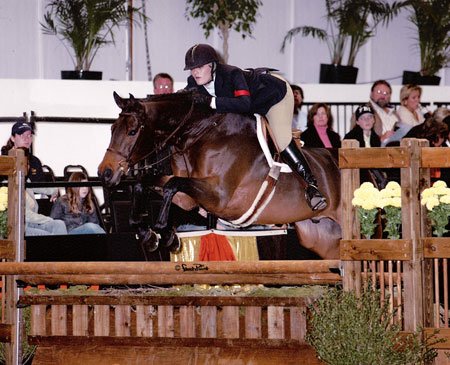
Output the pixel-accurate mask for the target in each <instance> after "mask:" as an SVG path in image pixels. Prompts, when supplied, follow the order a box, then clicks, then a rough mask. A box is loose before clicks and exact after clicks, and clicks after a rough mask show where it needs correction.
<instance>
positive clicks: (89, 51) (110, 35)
mask: <svg viewBox="0 0 450 365" xmlns="http://www.w3.org/2000/svg"><path fill="white" fill-rule="evenodd" d="M47 9H48V10H47V12H46V13H45V14H44V22H43V23H40V24H41V27H42V31H43V32H44V34H49V35H55V36H56V37H57V38H58V39H59V40H60V41H61V42H62V43H63V45H64V47H65V48H66V49H67V51H68V52H69V54H70V55H71V57H72V60H73V61H74V66H75V70H76V71H81V70H84V71H88V70H89V69H90V68H91V64H92V61H93V60H94V57H95V55H96V54H97V52H98V50H99V49H100V48H101V47H103V46H105V45H107V44H110V43H112V44H115V39H114V30H115V29H116V28H118V27H120V26H122V25H125V24H126V23H127V21H128V20H129V19H130V15H131V14H137V15H139V19H141V20H143V21H146V20H147V17H146V16H145V15H144V14H143V13H142V12H141V11H140V9H138V8H135V7H130V8H127V6H126V3H125V1H123V0H52V1H51V2H50V3H49V4H48V5H47ZM134 21H135V22H137V20H134Z"/></svg>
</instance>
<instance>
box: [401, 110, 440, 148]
mask: <svg viewBox="0 0 450 365" xmlns="http://www.w3.org/2000/svg"><path fill="white" fill-rule="evenodd" d="M403 138H421V139H426V140H428V142H429V143H430V147H441V146H442V145H443V144H444V142H445V140H446V139H447V138H448V127H447V124H446V123H444V122H440V121H438V120H437V119H435V118H433V117H428V118H427V119H426V120H425V121H424V122H423V123H421V124H418V125H416V126H414V127H412V128H411V129H410V130H409V132H408V133H406V134H405V136H404V137H403Z"/></svg>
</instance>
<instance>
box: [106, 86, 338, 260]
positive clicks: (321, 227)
mask: <svg viewBox="0 0 450 365" xmlns="http://www.w3.org/2000/svg"><path fill="white" fill-rule="evenodd" d="M114 100H115V102H116V104H117V105H118V106H119V108H120V109H121V110H122V111H121V113H120V114H119V117H118V119H117V120H116V121H115V122H114V124H113V125H112V127H111V132H112V135H111V141H110V144H109V147H108V148H107V150H106V153H105V156H104V157H103V160H102V162H101V163H100V165H99V167H98V175H99V177H100V178H101V179H102V181H103V183H104V184H105V185H106V186H114V185H116V184H118V183H119V182H120V179H121V177H122V176H123V175H124V174H126V173H127V172H128V171H129V168H130V167H131V166H134V165H135V164H136V163H137V162H139V161H142V160H143V159H145V158H147V157H148V156H151V155H152V154H155V153H156V152H157V151H159V150H161V148H163V147H164V146H167V145H170V146H171V151H172V153H171V154H170V160H171V165H172V170H173V177H171V178H170V179H168V181H167V182H165V184H164V186H163V204H162V207H161V211H160V213H159V217H158V220H157V223H156V225H155V227H153V228H154V230H155V231H157V232H167V231H168V230H170V229H171V227H168V225H167V222H168V217H169V207H170V204H171V203H172V200H173V202H174V203H176V204H178V205H180V206H181V207H182V208H184V209H192V208H194V207H195V206H201V207H203V208H204V209H205V210H206V211H208V212H211V213H212V214H214V215H216V216H217V217H219V218H221V219H223V220H225V221H229V222H239V221H242V218H243V217H245V216H246V215H249V212H250V211H251V208H252V207H253V208H255V207H254V205H255V201H256V200H257V199H256V197H257V196H259V195H261V191H262V186H266V187H267V184H269V185H271V186H272V188H273V190H271V193H270V196H271V197H270V199H267V200H265V202H266V203H265V206H261V207H259V208H258V214H257V215H253V216H254V221H252V223H254V224H262V225H264V224H285V223H295V227H296V231H297V235H298V237H299V241H300V242H301V244H302V245H303V246H304V247H306V248H308V249H310V250H311V251H313V252H315V253H316V254H318V255H319V256H321V257H322V258H324V259H336V258H339V239H340V238H341V229H340V218H341V217H340V202H341V201H340V176H339V175H340V173H339V169H338V166H337V163H336V159H335V158H334V157H333V156H332V154H331V153H330V152H329V151H328V150H326V149H303V153H304V154H305V157H306V159H307V160H308V162H309V164H310V166H311V169H312V171H313V173H314V175H315V176H316V178H317V181H318V184H319V188H320V190H321V191H322V192H323V194H324V195H325V196H326V198H327V200H328V207H327V208H326V209H325V210H323V211H316V212H313V211H312V210H311V209H310V208H309V206H308V204H307V202H306V200H305V196H304V182H303V181H301V180H300V178H299V177H297V176H296V175H295V174H294V173H283V172H281V173H279V176H278V179H275V180H274V179H269V180H270V181H269V180H268V176H270V174H269V172H271V171H272V170H271V169H270V167H269V163H268V162H267V159H266V157H265V155H264V153H263V151H262V149H261V146H260V143H259V142H258V139H257V135H256V127H255V125H256V123H255V119H254V117H252V116H247V115H241V114H233V113H225V114H220V113H216V112H215V111H214V110H213V109H211V108H210V107H209V106H208V105H207V104H205V103H204V102H203V100H202V96H201V95H198V94H196V93H192V92H181V93H175V94H165V95H153V96H150V97H148V98H146V99H137V98H134V97H133V96H132V95H130V97H129V98H128V99H125V98H121V97H120V96H119V95H117V93H115V92H114ZM267 181H269V183H267ZM265 184H266V185H265ZM265 193H266V195H267V192H265ZM262 195H264V194H262ZM254 210H256V209H254Z"/></svg>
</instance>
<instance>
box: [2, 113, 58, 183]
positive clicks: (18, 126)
mask: <svg viewBox="0 0 450 365" xmlns="http://www.w3.org/2000/svg"><path fill="white" fill-rule="evenodd" d="M33 135H34V131H33V128H32V127H31V125H30V124H29V123H26V122H24V121H18V122H16V123H14V125H13V126H12V129H11V136H10V137H9V139H8V141H7V142H6V145H4V146H3V147H2V155H7V154H8V151H9V150H10V149H11V148H22V147H25V148H27V149H28V150H29V151H31V144H32V143H33ZM29 166H30V169H29V171H28V178H29V179H30V180H31V181H32V182H43V181H45V175H44V171H43V170H42V163H41V161H40V160H39V159H38V158H37V157H36V156H34V155H33V154H31V153H30V154H29ZM56 190H57V189H55V191H56Z"/></svg>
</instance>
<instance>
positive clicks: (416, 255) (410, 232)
mask: <svg viewBox="0 0 450 365" xmlns="http://www.w3.org/2000/svg"><path fill="white" fill-rule="evenodd" d="M427 145H428V141H426V140H418V139H414V138H412V139H409V138H407V139H404V140H402V141H401V146H402V147H407V148H408V149H409V151H410V165H409V167H406V168H402V169H401V175H400V176H401V186H402V235H403V238H404V239H410V240H411V245H412V247H411V253H412V257H411V260H410V261H405V262H404V267H403V276H404V277H403V281H404V290H405V292H404V306H405V308H404V330H405V331H415V330H416V329H417V328H418V327H419V326H423V324H424V311H423V307H424V298H423V292H422V290H423V271H422V266H423V262H424V259H423V244H422V241H421V239H420V234H421V215H420V167H421V147H426V146H427Z"/></svg>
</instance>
